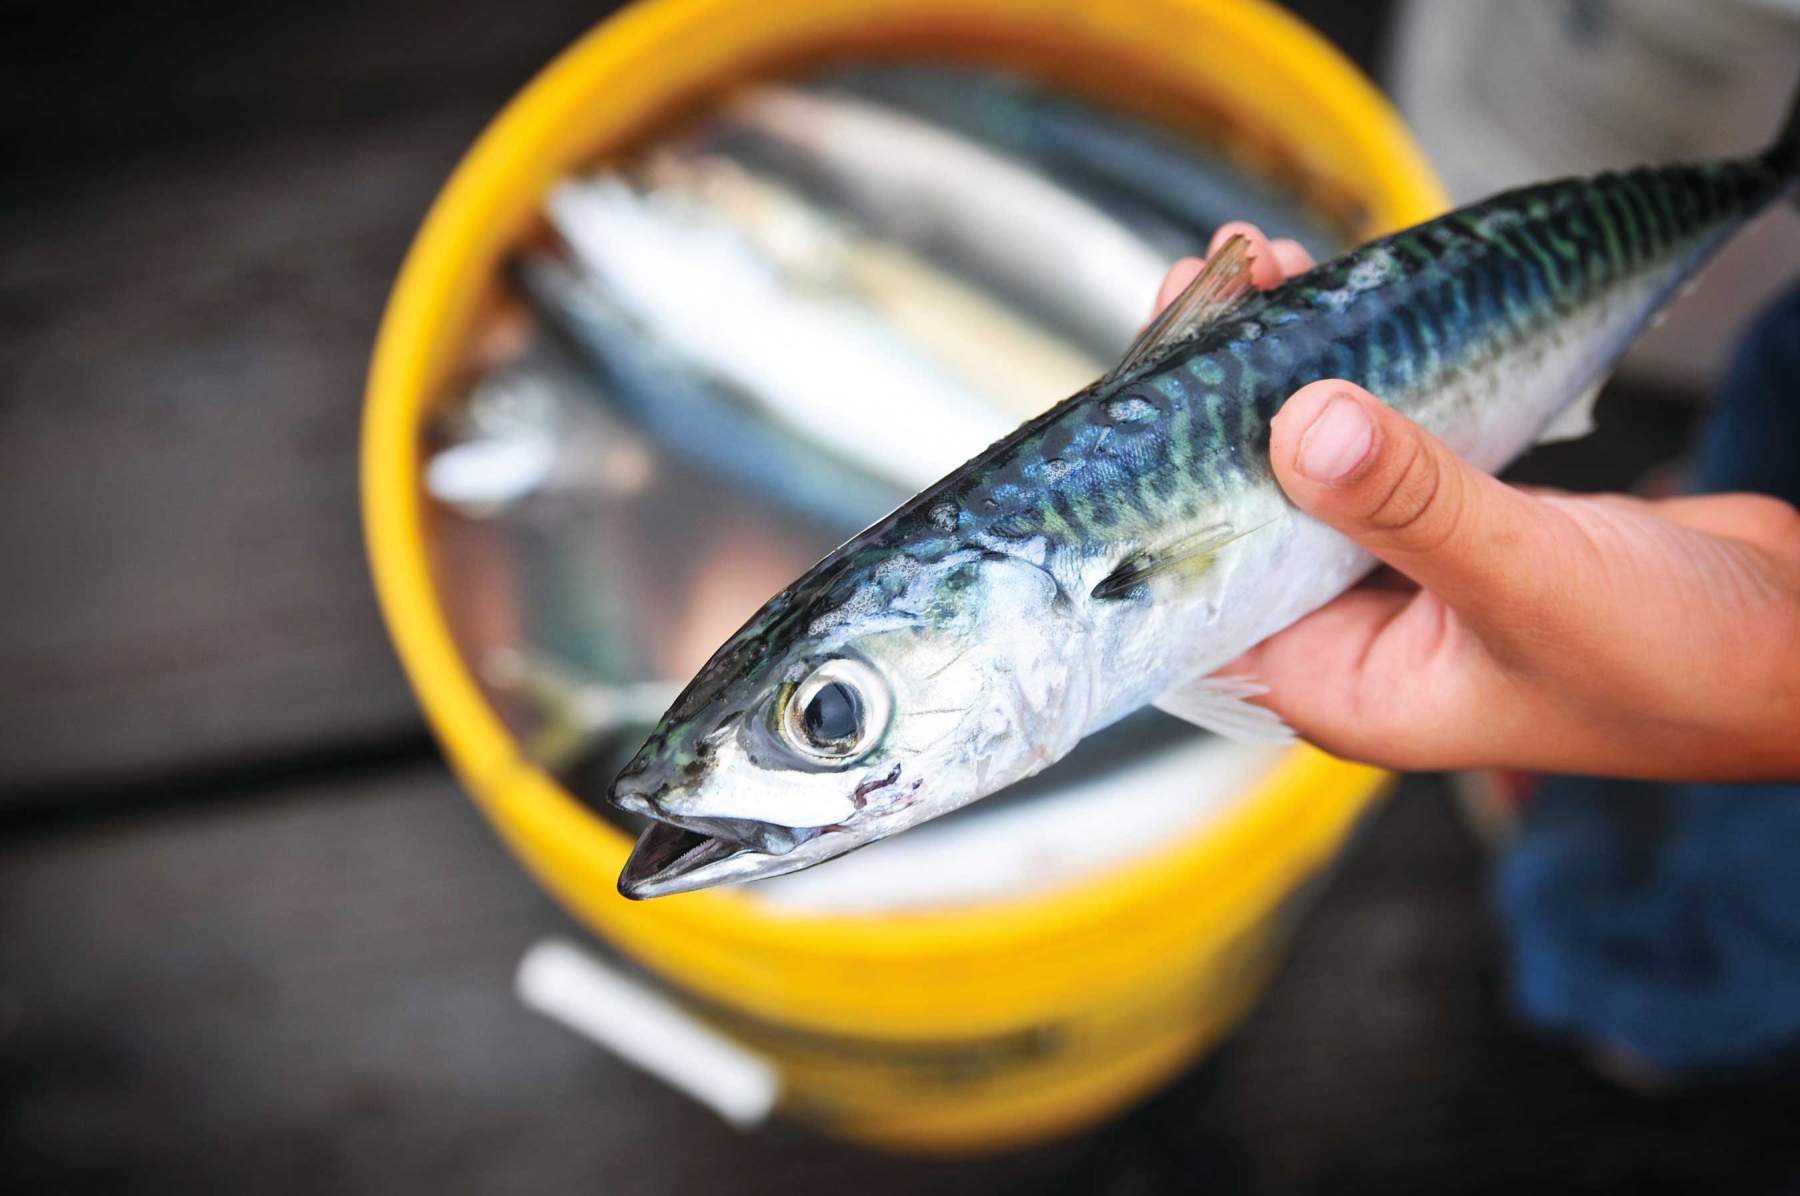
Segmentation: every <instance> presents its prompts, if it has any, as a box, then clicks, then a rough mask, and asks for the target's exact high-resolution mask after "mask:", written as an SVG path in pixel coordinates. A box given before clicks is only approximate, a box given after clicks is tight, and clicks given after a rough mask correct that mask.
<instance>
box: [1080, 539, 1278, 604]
mask: <svg viewBox="0 0 1800 1196" xmlns="http://www.w3.org/2000/svg"><path fill="white" fill-rule="evenodd" d="M1255 530H1256V529H1255V528H1251V529H1249V531H1239V530H1238V529H1237V528H1235V527H1231V526H1229V525H1228V524H1219V525H1217V526H1216V527H1209V528H1206V529H1204V530H1202V531H1198V532H1195V533H1193V534H1192V535H1189V536H1183V537H1182V538H1181V539H1179V540H1172V541H1170V542H1169V543H1167V544H1152V545H1149V546H1147V547H1144V548H1140V549H1138V550H1137V551H1136V552H1133V553H1132V554H1131V555H1130V556H1128V557H1126V558H1125V559H1124V560H1122V561H1120V562H1119V564H1118V566H1117V567H1116V568H1114V569H1113V571H1112V572H1111V573H1108V574H1107V575H1106V576H1105V577H1103V578H1101V579H1100V581H1099V583H1098V584H1096V585H1095V586H1094V589H1093V596H1094V597H1095V598H1123V597H1124V596H1125V595H1127V594H1129V593H1130V592H1131V591H1132V590H1133V589H1134V588H1135V587H1136V586H1138V585H1140V584H1141V583H1143V582H1146V581H1149V580H1150V579H1152V578H1155V577H1174V576H1180V577H1185V578H1187V579H1188V580H1190V581H1191V580H1198V579H1199V578H1200V577H1201V576H1203V575H1204V574H1205V573H1206V571H1207V570H1208V569H1210V568H1212V564H1213V561H1214V560H1215V559H1216V558H1217V557H1218V555H1219V550H1220V549H1221V548H1223V547H1225V546H1226V545H1227V544H1229V543H1231V542H1232V541H1233V540H1236V539H1239V538H1241V537H1243V536H1246V535H1248V534H1249V532H1250V531H1255Z"/></svg>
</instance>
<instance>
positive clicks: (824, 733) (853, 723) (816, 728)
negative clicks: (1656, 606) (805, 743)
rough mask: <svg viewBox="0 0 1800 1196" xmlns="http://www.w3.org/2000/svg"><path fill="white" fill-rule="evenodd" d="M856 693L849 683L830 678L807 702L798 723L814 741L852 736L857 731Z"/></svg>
mask: <svg viewBox="0 0 1800 1196" xmlns="http://www.w3.org/2000/svg"><path fill="white" fill-rule="evenodd" d="M857 722H858V719H857V705H856V695H855V694H853V693H852V692H851V691H850V687H849V686H848V685H845V684H843V683H842V682H839V681H833V682H832V683H831V684H830V685H826V686H824V687H822V688H821V689H820V690H819V692H818V693H816V694H814V695H813V696H812V700H811V701H810V702H808V703H807V704H806V710H805V711H804V712H803V713H802V715H801V726H802V727H804V728H805V729H806V736H807V738H808V739H811V740H812V741H813V742H814V743H816V744H836V743H842V742H844V741H845V740H849V739H855V738H856V734H857Z"/></svg>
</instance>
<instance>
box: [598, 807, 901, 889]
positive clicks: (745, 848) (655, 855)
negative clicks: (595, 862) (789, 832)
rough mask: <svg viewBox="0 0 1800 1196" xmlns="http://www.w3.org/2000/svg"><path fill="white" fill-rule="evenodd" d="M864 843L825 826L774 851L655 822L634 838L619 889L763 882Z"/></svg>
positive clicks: (718, 835)
mask: <svg viewBox="0 0 1800 1196" xmlns="http://www.w3.org/2000/svg"><path fill="white" fill-rule="evenodd" d="M781 829H785V828H781ZM866 841H867V839H866V838H865V837H864V836H861V835H858V834H855V833H852V832H850V831H847V830H839V829H833V828H827V829H825V830H821V831H818V832H816V833H815V834H813V835H812V836H811V837H810V838H807V839H805V840H803V841H802V842H800V843H798V844H797V845H795V846H794V847H793V848H792V849H791V850H789V851H785V852H773V851H764V850H761V849H759V848H758V847H757V846H755V845H754V844H752V843H751V842H748V841H746V840H743V839H738V838H734V837H732V836H729V835H724V834H709V833H707V832H705V831H701V830H696V829H690V828H688V827H683V826H679V825H677V824H675V823H673V822H664V821H660V820H653V821H652V822H651V823H650V825H649V826H648V827H646V828H645V829H644V831H643V833H642V834H640V835H639V836H638V840H637V843H636V845H635V846H633V847H632V849H631V856H630V858H628V859H627V860H626V861H625V867H624V868H623V869H621V870H620V872H619V893H620V894H621V895H622V896H624V897H628V898H630V899H631V900H633V901H642V900H644V899H646V898H649V897H668V896H672V895H673V894H676V893H691V892H693V891H695V890H697V889H708V888H712V887H713V886H714V885H723V884H738V883H741V882H744V881H751V880H767V879H768V878H769V877H772V876H781V875H784V874H785V873H789V872H798V871H799V870H800V869H802V868H810V867H812V866H813V865H814V864H819V863H823V862H824V861H826V860H828V859H831V858H832V857H834V856H839V855H843V854H844V853H845V852H847V851H851V850H853V849H855V848H857V847H861V846H862V845H863V843H864V842H866Z"/></svg>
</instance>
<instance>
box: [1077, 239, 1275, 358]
mask: <svg viewBox="0 0 1800 1196" xmlns="http://www.w3.org/2000/svg"><path fill="white" fill-rule="evenodd" d="M1250 289H1251V287H1250V240H1249V238H1248V237H1245V236H1244V235H1243V234H1241V233H1234V234H1233V235H1232V236H1231V237H1229V238H1228V239H1227V240H1226V242H1225V244H1223V245H1221V246H1219V250H1218V252H1217V253H1215V254H1213V255H1212V256H1211V257H1209V258H1207V259H1206V266H1205V268H1204V269H1202V270H1201V271H1200V273H1199V274H1198V275H1196V276H1195V278H1194V281H1193V282H1190V283H1188V285H1187V289H1185V290H1183V291H1182V292H1181V294H1179V295H1177V296H1175V298H1174V299H1173V300H1171V301H1170V302H1169V306H1167V307H1165V308H1163V310H1162V314H1161V315H1159V316H1157V317H1156V318H1155V319H1154V320H1151V321H1150V323H1149V325H1148V326H1147V327H1146V328H1145V329H1144V330H1143V331H1142V332H1140V333H1138V338H1137V339H1136V340H1134V341H1132V342H1131V348H1129V349H1127V350H1125V356H1124V357H1122V358H1120V359H1119V364H1118V365H1116V366H1114V367H1113V368H1112V371H1111V372H1110V373H1108V374H1107V376H1106V377H1107V379H1112V378H1117V377H1118V376H1119V375H1121V374H1124V373H1126V372H1127V371H1129V370H1131V369H1133V368H1135V367H1137V366H1139V365H1141V364H1143V363H1144V362H1145V361H1148V360H1149V359H1150V358H1151V357H1153V356H1155V355H1156V354H1157V353H1158V352H1159V351H1161V350H1162V349H1163V348H1164V347H1165V346H1167V345H1172V344H1175V343H1176V342H1178V341H1184V340H1187V339H1188V338H1189V337H1191V336H1193V335H1194V334H1195V333H1197V332H1199V331H1200V330H1201V329H1202V328H1205V327H1206V326H1207V325H1209V324H1211V323H1213V322H1214V321H1216V320H1218V319H1219V318H1221V317H1222V316H1224V315H1225V314H1226V313H1227V312H1229V311H1230V310H1231V309H1232V308H1234V307H1236V306H1237V303H1238V300H1240V299H1242V298H1243V297H1244V296H1245V294H1247V293H1248V292H1249V291H1250Z"/></svg>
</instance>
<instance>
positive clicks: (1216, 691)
mask: <svg viewBox="0 0 1800 1196" xmlns="http://www.w3.org/2000/svg"><path fill="white" fill-rule="evenodd" d="M1268 692H1269V687H1268V686H1266V685H1264V684H1263V683H1262V682H1260V681H1258V680H1256V679H1255V678H1253V677H1200V678H1198V679H1196V680H1193V681H1189V682H1186V683H1185V684H1182V685H1178V686H1176V687H1175V688H1174V689H1171V690H1170V691H1169V692H1168V693H1166V694H1164V695H1163V696H1162V697H1160V698H1158V699H1156V702H1155V705H1156V708H1157V709H1158V710H1161V711H1162V712H1163V713H1165V714H1172V715H1174V716H1175V717H1176V718H1179V719H1182V720H1184V721H1186V722H1190V723H1193V724H1194V725H1195V726H1196V727H1204V728H1206V729H1207V730H1208V731H1211V732H1212V733H1213V734H1215V735H1223V736H1225V737H1226V738H1227V739H1241V740H1247V741H1249V742H1251V743H1292V742H1293V740H1294V729H1293V728H1292V727H1290V726H1288V725H1287V724H1286V723H1285V722H1282V721H1281V716H1280V715H1279V714H1276V713H1275V712H1274V711H1273V710H1270V709H1269V708H1268V707H1267V706H1258V705H1257V704H1256V703H1254V702H1252V701H1250V699H1251V698H1254V697H1260V696H1261V695H1263V694H1266V693H1268Z"/></svg>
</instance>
